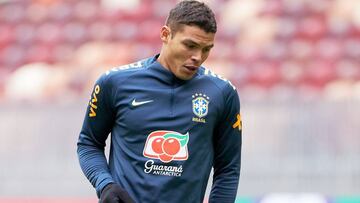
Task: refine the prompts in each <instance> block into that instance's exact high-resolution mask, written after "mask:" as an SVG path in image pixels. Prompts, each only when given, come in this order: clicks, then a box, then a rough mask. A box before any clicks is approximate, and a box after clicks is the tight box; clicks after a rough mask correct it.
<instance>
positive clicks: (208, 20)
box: [165, 0, 217, 33]
mask: <svg viewBox="0 0 360 203" xmlns="http://www.w3.org/2000/svg"><path fill="white" fill-rule="evenodd" d="M165 24H166V25H167V26H169V27H170V29H171V30H172V32H174V33H176V32H177V31H178V30H179V29H181V26H182V25H190V26H191V25H195V26H198V27H199V28H200V29H202V30H204V31H205V32H207V33H216V30H217V27H216V20H215V15H214V12H213V11H212V10H211V9H210V8H209V6H207V5H206V4H205V3H203V2H199V1H194V0H185V1H181V2H179V3H177V4H176V6H175V7H174V8H173V9H171V10H170V13H169V16H168V18H167V19H166V23H165Z"/></svg>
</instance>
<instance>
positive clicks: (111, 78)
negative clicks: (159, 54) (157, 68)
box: [98, 57, 154, 85]
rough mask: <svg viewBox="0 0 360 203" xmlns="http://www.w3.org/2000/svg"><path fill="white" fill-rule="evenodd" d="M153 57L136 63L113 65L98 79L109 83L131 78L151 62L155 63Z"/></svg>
mask: <svg viewBox="0 0 360 203" xmlns="http://www.w3.org/2000/svg"><path fill="white" fill-rule="evenodd" d="M153 59H154V58H153V57H150V58H146V59H142V60H140V61H137V62H134V63H130V64H126V65H121V66H117V67H113V68H111V69H109V70H108V71H106V72H105V73H103V74H102V75H101V76H100V78H99V79H98V82H101V83H103V84H107V85H111V84H114V83H119V82H120V83H121V82H123V81H125V80H127V79H128V78H130V77H131V76H132V75H135V74H136V73H139V72H141V71H143V70H145V69H146V68H147V67H148V66H149V65H150V64H151V63H153Z"/></svg>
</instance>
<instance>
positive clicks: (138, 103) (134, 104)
mask: <svg viewBox="0 0 360 203" xmlns="http://www.w3.org/2000/svg"><path fill="white" fill-rule="evenodd" d="M153 101H154V100H147V101H140V102H138V101H136V99H134V100H133V101H132V102H131V105H132V106H141V105H143V104H147V103H150V102H153Z"/></svg>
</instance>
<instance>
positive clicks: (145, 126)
mask: <svg viewBox="0 0 360 203" xmlns="http://www.w3.org/2000/svg"><path fill="white" fill-rule="evenodd" d="M220 98H221V97H220V96H219V95H217V94H216V92H214V91H212V90H210V89H208V88H207V87H206V86H203V85H198V86H190V85H184V86H178V87H168V88H154V87H150V86H141V87H136V88H128V89H125V90H122V92H121V95H120V96H119V97H118V98H117V110H116V111H117V113H116V117H117V118H116V122H117V124H118V125H120V126H123V127H124V128H126V130H127V131H130V132H132V133H134V134H138V133H148V132H151V131H154V130H175V131H180V132H187V131H190V130H191V129H194V128H207V129H208V130H211V129H213V128H214V126H215V123H216V120H217V117H218V116H219V111H220V104H219V101H218V100H219V99H220Z"/></svg>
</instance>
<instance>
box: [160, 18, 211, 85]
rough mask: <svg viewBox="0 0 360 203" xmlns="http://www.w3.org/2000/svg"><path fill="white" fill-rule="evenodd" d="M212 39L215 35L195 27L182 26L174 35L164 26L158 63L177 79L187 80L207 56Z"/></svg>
mask: <svg viewBox="0 0 360 203" xmlns="http://www.w3.org/2000/svg"><path fill="white" fill-rule="evenodd" d="M214 37H215V33H207V32H205V31H203V30H202V29H200V28H199V27H197V26H188V25H183V26H182V27H181V28H180V29H179V30H178V31H177V32H176V33H174V32H171V30H170V28H169V27H167V26H164V27H163V28H162V30H161V39H162V41H163V48H162V51H161V53H160V57H159V62H160V63H161V64H162V65H163V66H165V68H168V69H169V70H170V71H171V72H172V73H173V74H174V75H175V76H176V77H177V78H179V79H182V80H189V79H191V78H192V77H193V76H194V75H195V74H196V73H197V70H198V68H199V67H200V65H201V64H202V63H203V62H204V61H205V60H206V59H207V57H208V56H209V53H210V50H211V48H212V47H213V46H214Z"/></svg>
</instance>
